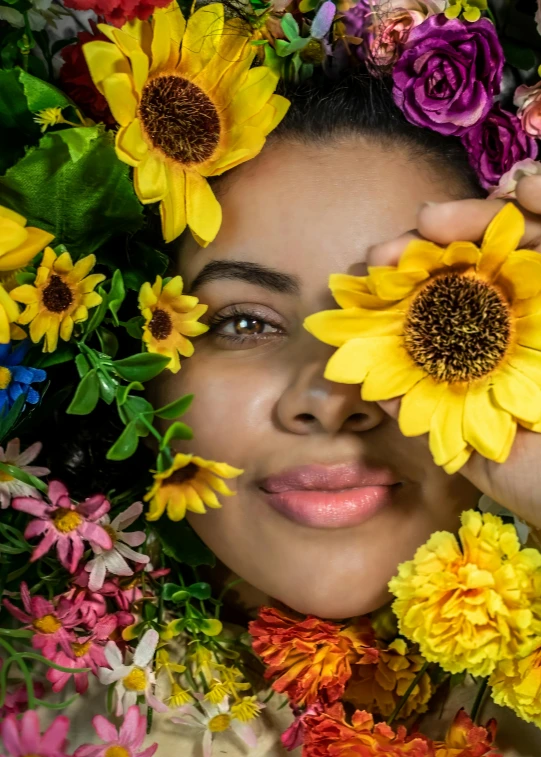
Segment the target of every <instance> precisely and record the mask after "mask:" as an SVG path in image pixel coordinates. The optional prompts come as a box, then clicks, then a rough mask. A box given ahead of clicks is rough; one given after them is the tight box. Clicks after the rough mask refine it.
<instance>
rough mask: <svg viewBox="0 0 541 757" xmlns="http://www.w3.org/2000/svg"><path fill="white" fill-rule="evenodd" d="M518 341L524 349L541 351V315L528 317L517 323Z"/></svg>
mask: <svg viewBox="0 0 541 757" xmlns="http://www.w3.org/2000/svg"><path fill="white" fill-rule="evenodd" d="M515 329H516V335H517V341H518V343H519V344H521V345H522V346H523V347H533V348H534V349H537V350H539V349H541V314H540V315H527V316H525V317H524V318H519V319H518V320H517V321H516V323H515Z"/></svg>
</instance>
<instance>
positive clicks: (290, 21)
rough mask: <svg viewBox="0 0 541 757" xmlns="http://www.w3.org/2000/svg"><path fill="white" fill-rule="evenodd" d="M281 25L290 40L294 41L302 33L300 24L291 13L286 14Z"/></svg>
mask: <svg viewBox="0 0 541 757" xmlns="http://www.w3.org/2000/svg"><path fill="white" fill-rule="evenodd" d="M280 26H281V27H282V31H283V32H284V34H285V35H286V37H287V38H288V40H289V41H290V42H293V40H294V39H297V38H298V36H299V34H300V30H299V25H298V23H297V22H296V21H295V19H294V18H293V16H292V15H291V13H286V14H285V15H284V17H283V18H282V23H281V24H280Z"/></svg>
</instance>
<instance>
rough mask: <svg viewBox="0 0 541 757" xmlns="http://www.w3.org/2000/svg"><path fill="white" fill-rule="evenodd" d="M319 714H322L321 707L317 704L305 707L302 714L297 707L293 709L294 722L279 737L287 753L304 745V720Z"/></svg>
mask: <svg viewBox="0 0 541 757" xmlns="http://www.w3.org/2000/svg"><path fill="white" fill-rule="evenodd" d="M321 712H323V705H322V704H320V703H319V702H316V703H315V704H312V705H310V707H307V708H306V710H304V712H302V711H301V710H299V709H298V708H297V707H293V714H294V715H295V720H294V721H293V723H291V725H290V726H289V728H287V729H286V730H285V731H284V732H283V734H282V735H281V736H280V741H281V742H282V744H283V746H284V748H285V749H287V751H288V752H292V751H293V750H294V749H297V747H300V746H302V744H304V733H305V730H306V728H305V725H304V721H305V720H306V718H308V717H310V716H312V715H319V714H320V713H321Z"/></svg>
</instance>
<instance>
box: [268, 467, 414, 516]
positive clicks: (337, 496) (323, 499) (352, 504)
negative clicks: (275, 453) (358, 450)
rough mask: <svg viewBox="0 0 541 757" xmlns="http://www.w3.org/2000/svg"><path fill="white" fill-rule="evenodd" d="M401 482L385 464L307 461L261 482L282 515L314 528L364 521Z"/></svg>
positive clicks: (385, 504)
mask: <svg viewBox="0 0 541 757" xmlns="http://www.w3.org/2000/svg"><path fill="white" fill-rule="evenodd" d="M399 483H400V482H399V481H398V480H397V479H396V478H395V477H394V476H393V474H392V473H391V471H389V470H388V469H386V468H381V469H373V468H366V467H365V466H361V465H357V464H355V465H334V466H325V465H306V466H302V467H300V468H294V469H292V470H289V471H285V472H284V473H281V474H279V475H277V476H269V478H267V479H265V480H264V481H263V482H262V483H261V487H260V488H261V489H262V490H263V491H264V492H265V495H266V499H267V501H268V503H269V504H270V505H271V507H273V508H274V509H275V510H277V511H278V512H279V513H281V514H282V515H285V516H286V517H287V518H289V519H290V520H293V521H295V522H297V523H302V524H303V525H306V526H312V527H313V528H346V527H348V526H355V525H359V524H360V523H363V522H364V521H366V520H368V519H369V518H371V517H372V516H373V515H375V514H376V513H377V512H379V511H380V510H382V509H383V508H384V507H386V506H387V505H388V504H390V503H391V501H392V498H393V492H394V490H395V488H396V486H397V484H399Z"/></svg>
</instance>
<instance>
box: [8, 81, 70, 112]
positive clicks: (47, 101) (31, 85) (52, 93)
mask: <svg viewBox="0 0 541 757" xmlns="http://www.w3.org/2000/svg"><path fill="white" fill-rule="evenodd" d="M19 81H20V83H21V84H22V86H23V90H24V94H25V95H26V100H27V102H28V108H29V110H31V111H32V112H33V113H36V112H37V111H38V110H45V108H62V109H64V108H67V107H68V105H71V104H72V102H71V100H70V99H69V98H68V97H66V95H65V94H64V93H63V92H61V91H60V90H59V89H57V88H56V87H53V85H52V84H49V83H48V82H46V81H42V80H41V79H38V78H37V77H35V76H31V75H30V74H29V73H27V72H26V71H21V73H20V74H19Z"/></svg>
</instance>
